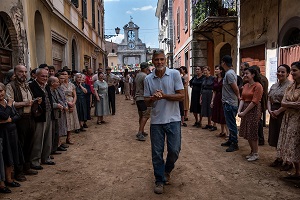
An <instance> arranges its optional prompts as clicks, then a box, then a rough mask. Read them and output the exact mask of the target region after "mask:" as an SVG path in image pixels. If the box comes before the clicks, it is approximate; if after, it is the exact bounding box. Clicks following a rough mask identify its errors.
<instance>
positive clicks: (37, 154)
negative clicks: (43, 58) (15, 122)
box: [29, 68, 55, 170]
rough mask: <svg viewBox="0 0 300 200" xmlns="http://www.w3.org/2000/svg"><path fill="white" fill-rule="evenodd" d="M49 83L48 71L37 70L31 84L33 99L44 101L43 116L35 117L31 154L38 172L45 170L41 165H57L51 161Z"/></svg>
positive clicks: (50, 100) (32, 164)
mask: <svg viewBox="0 0 300 200" xmlns="http://www.w3.org/2000/svg"><path fill="white" fill-rule="evenodd" d="M47 81H48V71H47V70H46V69H43V68H41V69H37V70H36V80H34V81H33V82H31V83H30V84H29V87H30V89H31V91H32V94H33V97H34V98H36V99H42V101H41V103H40V106H41V108H42V111H41V115H40V116H35V117H34V121H35V123H36V126H35V132H34V137H33V149H32V153H31V168H32V169H36V170H41V169H43V167H42V166H41V165H40V164H41V163H42V164H47V165H55V162H53V161H52V160H51V159H50V153H51V148H52V118H53V116H52V114H53V113H52V110H53V103H52V96H51V92H50V88H49V86H47V84H46V83H47ZM40 161H41V163H40Z"/></svg>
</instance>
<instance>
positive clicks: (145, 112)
mask: <svg viewBox="0 0 300 200" xmlns="http://www.w3.org/2000/svg"><path fill="white" fill-rule="evenodd" d="M140 67H141V71H140V72H139V73H138V74H137V75H136V78H135V86H136V90H135V98H136V106H137V108H138V111H139V132H138V134H137V135H136V137H137V140H139V141H145V140H146V136H147V134H146V133H145V131H144V128H145V125H146V123H147V121H148V119H149V117H150V112H151V108H150V107H147V105H146V104H145V101H144V81H145V78H146V76H147V74H149V73H150V70H149V66H148V63H147V62H143V63H141V65H140Z"/></svg>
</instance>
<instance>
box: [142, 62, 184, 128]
mask: <svg viewBox="0 0 300 200" xmlns="http://www.w3.org/2000/svg"><path fill="white" fill-rule="evenodd" d="M156 90H162V91H163V93H164V94H175V93H176V92H175V91H176V90H183V84H182V81H181V76H180V74H179V72H178V71H177V70H175V69H169V68H167V67H166V71H165V74H164V75H163V76H162V78H159V77H157V76H156V75H155V70H153V72H152V73H151V74H149V75H147V76H146V78H145V81H144V97H150V96H153V94H154V93H155V92H156ZM178 121H181V116H180V110H179V101H168V100H166V99H161V100H158V101H155V102H154V103H153V107H152V112H151V122H150V123H151V124H167V123H170V122H178Z"/></svg>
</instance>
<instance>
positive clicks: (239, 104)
mask: <svg viewBox="0 0 300 200" xmlns="http://www.w3.org/2000/svg"><path fill="white" fill-rule="evenodd" d="M290 75H291V76H290ZM277 79H278V82H276V83H275V84H273V85H272V86H271V88H270V90H269V91H268V80H267V78H266V77H265V76H263V75H262V74H261V73H260V68H259V67H258V66H255V65H254V66H249V64H248V63H242V64H241V76H237V75H236V73H235V71H234V70H233V66H232V58H231V57H230V56H224V57H223V58H222V61H221V64H220V65H217V66H215V76H212V75H210V71H209V68H208V67H200V66H196V67H195V75H194V76H193V77H192V79H191V80H190V82H189V85H190V87H191V88H192V92H191V107H190V112H192V113H193V115H194V118H195V123H194V125H193V126H194V127H198V128H202V129H209V130H210V131H215V130H217V129H218V128H217V127H216V124H220V126H221V132H220V133H219V134H217V136H218V137H226V139H227V141H226V142H224V143H222V144H221V146H225V147H227V149H226V152H233V151H237V150H238V149H239V146H238V136H240V137H243V138H244V139H246V140H247V141H248V143H249V147H250V153H249V155H247V156H246V159H247V160H248V161H249V162H251V161H255V160H258V159H259V154H258V149H259V145H264V144H265V140H264V134H263V125H264V124H265V121H264V120H265V118H266V117H265V116H266V113H265V112H266V111H268V112H269V114H270V121H269V131H268V132H269V134H268V143H269V145H270V146H272V147H275V148H276V149H277V156H276V160H275V161H274V162H273V163H271V164H270V166H271V167H280V170H281V171H288V170H291V169H293V168H295V174H293V175H290V176H288V177H285V178H287V179H297V180H300V171H299V170H300V169H299V162H300V148H299V146H300V126H299V123H298V122H299V121H300V111H299V110H300V95H299V92H300V62H294V63H292V65H291V67H290V66H288V65H286V64H282V65H280V66H278V68H277ZM236 116H238V117H239V118H240V119H241V120H240V127H239V130H238V127H237V122H236ZM203 117H207V118H208V120H207V121H208V124H207V125H202V118H203Z"/></svg>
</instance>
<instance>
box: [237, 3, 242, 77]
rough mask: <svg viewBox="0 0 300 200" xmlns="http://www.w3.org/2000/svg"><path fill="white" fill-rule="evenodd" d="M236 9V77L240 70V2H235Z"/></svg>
mask: <svg viewBox="0 0 300 200" xmlns="http://www.w3.org/2000/svg"><path fill="white" fill-rule="evenodd" d="M236 9H237V16H238V24H237V37H236V40H237V57H236V73H237V75H240V70H239V66H240V63H241V62H240V57H241V56H240V47H241V3H240V0H237V5H236Z"/></svg>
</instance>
